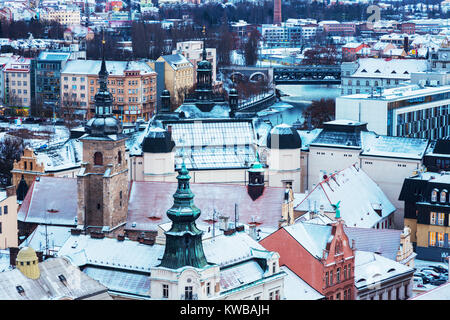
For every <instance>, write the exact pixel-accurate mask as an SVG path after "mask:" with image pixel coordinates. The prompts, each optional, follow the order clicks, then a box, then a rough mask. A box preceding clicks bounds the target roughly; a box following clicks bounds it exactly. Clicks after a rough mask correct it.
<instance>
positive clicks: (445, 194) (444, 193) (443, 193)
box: [439, 189, 447, 202]
mask: <svg viewBox="0 0 450 320" xmlns="http://www.w3.org/2000/svg"><path fill="white" fill-rule="evenodd" d="M446 196H447V190H445V189H444V190H442V191H441V197H440V199H439V201H440V202H445V198H446Z"/></svg>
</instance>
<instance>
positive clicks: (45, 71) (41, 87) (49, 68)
mask: <svg viewBox="0 0 450 320" xmlns="http://www.w3.org/2000/svg"><path fill="white" fill-rule="evenodd" d="M69 58H70V53H68V52H50V51H44V52H41V53H40V54H39V56H38V58H37V59H36V63H35V68H36V69H35V70H36V72H35V77H36V78H35V83H36V96H35V97H34V98H35V99H36V103H37V104H41V103H42V104H43V105H44V107H49V108H53V110H56V109H57V108H58V107H59V104H60V94H61V87H60V80H61V70H63V69H64V67H65V65H66V63H67V61H68V60H69Z"/></svg>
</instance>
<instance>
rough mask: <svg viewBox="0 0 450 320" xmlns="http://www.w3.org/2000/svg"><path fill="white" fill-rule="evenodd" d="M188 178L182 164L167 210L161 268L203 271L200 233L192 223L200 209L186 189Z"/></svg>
mask: <svg viewBox="0 0 450 320" xmlns="http://www.w3.org/2000/svg"><path fill="white" fill-rule="evenodd" d="M190 179H191V177H190V176H189V171H188V170H187V169H186V165H185V163H184V161H183V163H182V165H181V169H180V170H179V172H178V176H177V180H178V188H177V191H176V192H175V194H174V195H173V198H174V204H173V206H172V208H170V209H169V210H168V211H167V216H168V217H169V219H170V220H172V228H171V229H170V230H169V231H167V232H166V233H165V235H166V248H165V251H164V255H163V257H162V260H161V264H160V266H161V267H166V268H169V269H178V268H181V267H185V266H192V267H194V268H204V267H205V266H207V265H208V262H207V261H206V257H205V253H204V252H203V244H202V234H203V231H201V230H200V229H198V228H197V226H196V225H195V220H197V218H198V217H199V216H200V209H198V208H197V207H196V206H195V205H194V201H193V199H194V194H193V193H192V191H191V189H190V186H189V180H190Z"/></svg>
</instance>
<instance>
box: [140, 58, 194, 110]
mask: <svg viewBox="0 0 450 320" xmlns="http://www.w3.org/2000/svg"><path fill="white" fill-rule="evenodd" d="M156 61H157V62H159V61H163V62H164V85H165V89H166V90H168V91H169V92H170V95H171V96H172V99H173V103H174V105H176V106H179V105H180V104H181V103H182V101H183V100H184V97H185V94H186V93H187V92H188V91H190V90H191V89H192V88H193V86H194V66H193V64H192V63H191V62H190V61H189V60H188V59H187V58H186V57H185V56H183V55H182V54H179V53H176V54H171V55H165V56H161V57H159V58H158V59H157V60H156ZM148 64H149V66H150V67H152V69H155V66H154V63H153V62H151V61H149V62H148Z"/></svg>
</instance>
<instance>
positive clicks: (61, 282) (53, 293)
mask: <svg viewBox="0 0 450 320" xmlns="http://www.w3.org/2000/svg"><path fill="white" fill-rule="evenodd" d="M12 259H14V258H12ZM14 264H15V267H16V268H14V269H12V270H8V271H4V272H0V282H1V283H2V290H0V299H1V300H111V299H112V298H111V296H110V295H109V294H108V292H107V289H106V287H104V286H103V285H101V284H100V283H99V282H98V281H95V280H93V279H91V278H90V277H89V276H87V275H86V274H84V273H83V272H81V271H80V270H79V269H78V268H77V267H75V266H73V265H71V264H70V262H69V261H67V260H66V259H63V258H53V259H48V260H45V261H41V260H40V259H39V258H38V256H37V254H36V252H35V251H34V250H33V249H32V248H29V247H25V248H22V249H21V250H20V251H19V252H18V253H17V256H16V258H15V260H14Z"/></svg>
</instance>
